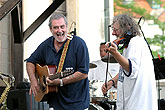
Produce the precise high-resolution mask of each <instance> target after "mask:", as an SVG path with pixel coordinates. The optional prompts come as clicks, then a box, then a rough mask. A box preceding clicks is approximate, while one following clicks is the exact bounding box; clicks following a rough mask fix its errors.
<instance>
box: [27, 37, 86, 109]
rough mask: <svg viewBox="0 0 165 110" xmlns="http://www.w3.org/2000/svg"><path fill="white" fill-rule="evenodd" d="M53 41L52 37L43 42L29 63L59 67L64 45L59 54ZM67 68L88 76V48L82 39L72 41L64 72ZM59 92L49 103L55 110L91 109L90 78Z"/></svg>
mask: <svg viewBox="0 0 165 110" xmlns="http://www.w3.org/2000/svg"><path fill="white" fill-rule="evenodd" d="M53 41H54V37H53V36H52V37H49V38H48V39H47V40H45V41H44V42H42V43H41V44H40V45H39V46H38V48H37V49H36V50H35V51H34V53H32V55H31V56H30V57H29V58H28V59H27V62H32V63H34V64H36V63H38V64H45V65H56V66H58V63H59V60H60V57H61V54H62V50H63V47H64V45H63V46H62V48H61V49H60V50H59V51H58V53H57V52H56V50H55V48H54V44H53ZM66 68H73V69H74V71H79V72H81V73H84V74H88V71H89V54H88V48H87V46H86V43H85V42H84V40H83V39H81V38H80V37H77V36H73V39H72V40H71V41H70V44H69V47H68V51H67V55H66V58H65V62H64V65H63V70H65V69H66ZM58 91H59V92H58V93H52V95H51V97H49V101H48V102H49V105H50V106H52V107H54V108H55V110H84V109H85V108H88V107H89V82H88V78H86V79H84V80H81V81H78V82H75V83H71V84H66V85H64V86H62V87H60V86H58Z"/></svg>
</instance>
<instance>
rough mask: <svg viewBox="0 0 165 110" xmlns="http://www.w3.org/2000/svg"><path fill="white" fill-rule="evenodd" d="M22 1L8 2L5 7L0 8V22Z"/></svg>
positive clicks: (13, 0)
mask: <svg viewBox="0 0 165 110" xmlns="http://www.w3.org/2000/svg"><path fill="white" fill-rule="evenodd" d="M21 1H22V0H8V1H7V2H6V3H4V4H3V6H2V7H1V8H0V20H2V19H3V18H4V17H5V16H6V15H7V14H8V13H10V12H11V11H12V10H13V9H14V8H15V7H16V5H17V4H18V3H19V2H21Z"/></svg>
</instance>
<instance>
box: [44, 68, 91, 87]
mask: <svg viewBox="0 0 165 110" xmlns="http://www.w3.org/2000/svg"><path fill="white" fill-rule="evenodd" d="M87 77H88V74H84V73H81V72H78V71H77V72H75V73H74V74H73V75H70V76H68V77H65V78H62V82H63V85H66V84H70V83H74V82H77V81H80V80H83V79H86V78H87ZM47 83H48V84H49V85H56V86H58V85H60V79H54V80H49V78H47Z"/></svg>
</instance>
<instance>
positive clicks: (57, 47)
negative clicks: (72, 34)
mask: <svg viewBox="0 0 165 110" xmlns="http://www.w3.org/2000/svg"><path fill="white" fill-rule="evenodd" d="M64 42H65V41H64ZM64 42H58V41H57V40H56V39H55V40H54V47H55V49H56V51H57V52H58V51H59V50H60V48H61V47H62V45H63V44H64Z"/></svg>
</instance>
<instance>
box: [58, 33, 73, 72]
mask: <svg viewBox="0 0 165 110" xmlns="http://www.w3.org/2000/svg"><path fill="white" fill-rule="evenodd" d="M72 38H73V36H72V35H70V34H68V35H67V41H66V43H65V45H64V49H63V51H62V55H61V58H60V62H59V64H58V69H57V73H58V72H61V71H62V68H63V65H64V61H65V57H66V53H67V50H68V46H69V43H70V40H72Z"/></svg>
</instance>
